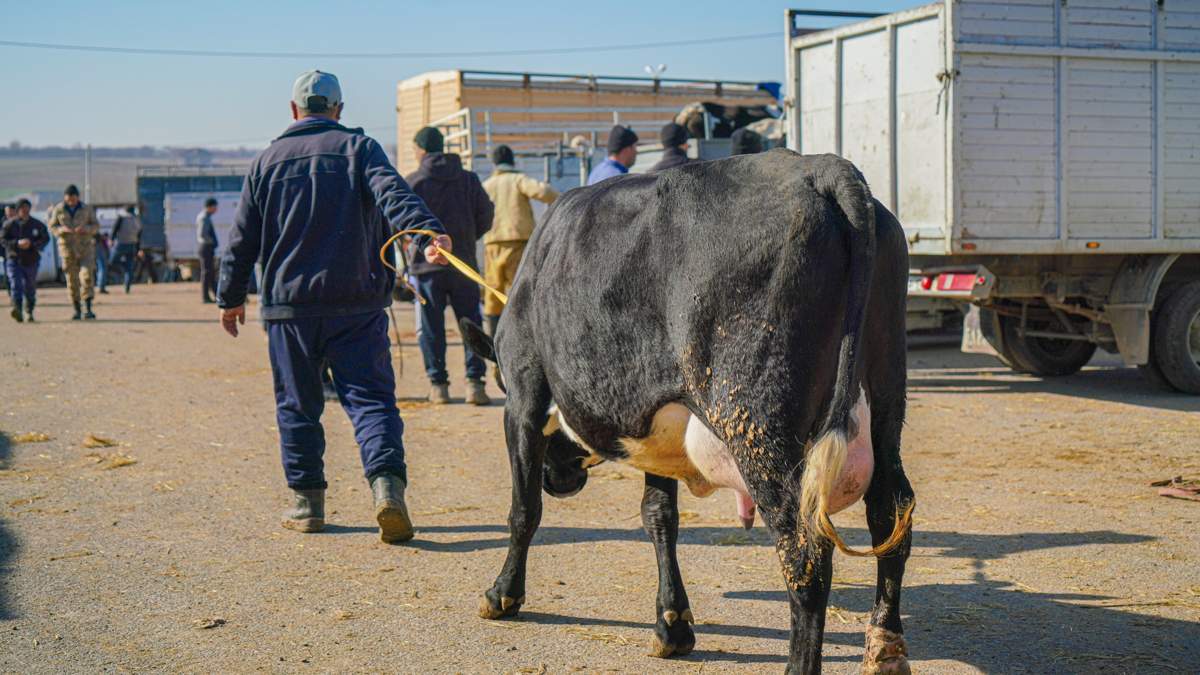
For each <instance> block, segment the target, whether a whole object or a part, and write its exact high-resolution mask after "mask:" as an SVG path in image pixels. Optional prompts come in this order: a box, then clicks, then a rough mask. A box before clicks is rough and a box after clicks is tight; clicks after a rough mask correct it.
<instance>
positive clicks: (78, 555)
mask: <svg viewBox="0 0 1200 675" xmlns="http://www.w3.org/2000/svg"><path fill="white" fill-rule="evenodd" d="M91 554H92V552H91V551H89V550H87V549H84V550H82V551H75V552H74V553H64V554H62V555H52V556H50V562H54V561H56V560H70V559H72V558H86V557H88V556H89V555H91Z"/></svg>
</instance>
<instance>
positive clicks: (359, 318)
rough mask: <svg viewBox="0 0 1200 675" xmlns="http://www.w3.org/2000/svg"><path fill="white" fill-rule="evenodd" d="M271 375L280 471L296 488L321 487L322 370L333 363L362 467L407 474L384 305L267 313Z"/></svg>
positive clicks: (323, 484) (374, 471) (372, 472)
mask: <svg viewBox="0 0 1200 675" xmlns="http://www.w3.org/2000/svg"><path fill="white" fill-rule="evenodd" d="M266 324H267V345H268V351H269V352H270V356H271V374H272V376H273V378H274V381H275V406H276V408H275V417H276V419H277V420H278V423H279V441H280V451H281V454H282V456H283V473H284V476H285V477H286V478H287V484H288V487H290V488H292V489H293V490H313V489H324V488H325V487H326V482H325V460H324V456H325V429H324V427H322V426H321V413H322V412H323V411H324V409H325V395H324V391H323V389H322V386H321V372H322V371H323V370H324V369H325V368H326V366H328V367H329V368H330V369H331V370H332V371H333V386H334V387H335V388H336V389H337V394H338V400H339V401H341V403H342V408H343V409H344V410H345V411H346V414H347V415H348V416H349V417H350V422H351V423H352V424H353V425H354V439H355V440H356V441H358V447H359V454H360V456H361V458H362V466H363V472H364V474H365V475H366V477H367V480H370V479H371V478H372V477H374V476H376V475H377V474H380V473H392V474H395V475H397V476H399V477H400V478H401V479H402V480H404V481H405V482H407V481H408V473H407V468H406V466H405V463H404V444H403V442H402V441H401V437H402V436H403V434H404V423H403V422H402V421H401V420H400V411H399V410H398V409H397V408H396V377H395V374H394V373H393V372H392V355H391V352H390V349H389V347H390V344H389V341H388V319H387V313H386V312H384V311H382V310H381V311H377V312H369V313H367V314H356V315H353V316H337V317H306V318H299V319H286V320H280V321H267V322H266Z"/></svg>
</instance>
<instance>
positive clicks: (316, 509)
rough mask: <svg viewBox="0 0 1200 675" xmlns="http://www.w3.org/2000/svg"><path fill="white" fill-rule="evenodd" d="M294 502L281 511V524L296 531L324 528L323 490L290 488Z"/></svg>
mask: <svg viewBox="0 0 1200 675" xmlns="http://www.w3.org/2000/svg"><path fill="white" fill-rule="evenodd" d="M292 495H293V498H294V499H295V502H294V503H293V504H292V508H290V509H288V510H287V511H284V512H283V526H284V527H286V528H287V529H289V530H296V531H297V532H320V531H321V530H323V529H325V490H320V489H318V490H292Z"/></svg>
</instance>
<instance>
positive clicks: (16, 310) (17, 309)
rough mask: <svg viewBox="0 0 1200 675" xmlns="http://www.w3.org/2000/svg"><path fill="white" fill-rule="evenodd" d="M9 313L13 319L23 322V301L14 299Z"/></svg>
mask: <svg viewBox="0 0 1200 675" xmlns="http://www.w3.org/2000/svg"><path fill="white" fill-rule="evenodd" d="M8 315H9V316H11V317H12V318H13V321H16V322H17V323H21V322H22V321H24V320H25V317H23V316H22V315H21V303H19V302H17V301H16V300H13V308H12V311H11V312H9V313H8Z"/></svg>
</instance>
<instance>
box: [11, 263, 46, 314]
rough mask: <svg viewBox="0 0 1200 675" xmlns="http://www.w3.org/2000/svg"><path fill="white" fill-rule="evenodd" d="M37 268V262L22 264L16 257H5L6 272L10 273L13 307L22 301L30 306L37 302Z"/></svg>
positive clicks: (18, 305) (19, 304)
mask: <svg viewBox="0 0 1200 675" xmlns="http://www.w3.org/2000/svg"><path fill="white" fill-rule="evenodd" d="M37 270H38V264H37V263H33V264H32V265H22V264H21V263H19V262H17V260H16V259H15V258H5V259H4V273H5V274H6V275H8V290H9V294H10V295H12V304H13V307H20V306H21V302H22V301H24V302H25V304H27V305H28V306H30V307H32V306H33V304H34V303H35V302H37Z"/></svg>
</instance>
